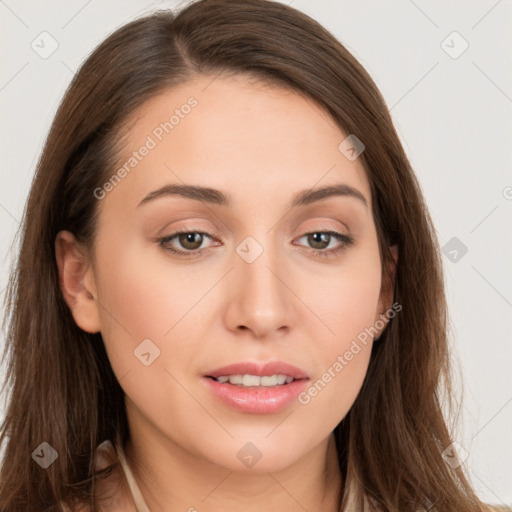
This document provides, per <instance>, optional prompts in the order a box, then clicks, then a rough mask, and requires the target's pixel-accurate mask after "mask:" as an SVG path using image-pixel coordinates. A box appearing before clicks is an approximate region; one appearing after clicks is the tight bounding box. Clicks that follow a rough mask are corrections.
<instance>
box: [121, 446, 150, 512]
mask: <svg viewBox="0 0 512 512" xmlns="http://www.w3.org/2000/svg"><path fill="white" fill-rule="evenodd" d="M116 450H117V457H118V459H119V462H120V463H121V467H122V468H123V471H124V474H125V475H126V480H127V482H128V486H129V487H130V492H131V493H132V497H133V501H134V503H135V507H136V508H137V512H150V510H149V508H148V506H147V505H146V502H145V501H144V497H143V496H142V493H141V492H140V489H139V486H138V485H137V481H136V480H135V476H134V475H133V472H132V470H131V468H130V466H129V464H128V461H127V460H126V456H125V453H124V450H123V444H122V443H121V442H119V443H117V447H116Z"/></svg>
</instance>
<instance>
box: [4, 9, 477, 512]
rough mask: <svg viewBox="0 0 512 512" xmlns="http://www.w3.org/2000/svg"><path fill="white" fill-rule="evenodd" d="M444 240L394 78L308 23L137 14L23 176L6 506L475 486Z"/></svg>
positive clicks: (271, 15) (406, 500) (335, 502)
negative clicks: (451, 328)
mask: <svg viewBox="0 0 512 512" xmlns="http://www.w3.org/2000/svg"><path fill="white" fill-rule="evenodd" d="M439 254H440V252H439V246H438V242H437V240H436V237H435V230H434V229H433V226H432V221H431V218H430V216H429V213H428V210H427V208H426V206H425V204H424V200H423V197H422V194H421V190H420V187H419V184H418V182H417V180H416V178H415V176H414V173H413V171H412V169H411V166H410V164H409V162H408V160H407V157H406V155H405V153H404V150H403V148H402V146H401V144H400V141H399V138H398V136H397V134H396V131H395V129H394V127H393V125H392V122H391V119H390V116H389V113H388V111H387V109H386V106H385V103H384V100H383V98H382V96H381V95H380V93H379V91H378V90H377V88H376V86H375V84H374V83H373V81H372V80H371V78H370V77H369V75H368V74H367V73H366V72H365V70H364V69H363V68H362V67H361V65H360V64H359V63H358V62H357V61H356V60H355V59H354V57H353V56H352V55H351V54H350V53H349V52H348V51H347V50H346V49H345V48H344V47H343V46H342V45H341V44H340V43H339V42H338V41H337V40H335V39H334V38H333V36H332V35H330V34H329V33H328V32H327V31H326V30H325V29H323V28H322V27H321V26H320V25H319V24H318V23H316V22H315V21H313V20H312V19H310V18H309V17H307V16H306V15H304V14H302V13H300V12H299V11H297V10H294V9H293V8H291V7H288V6H285V5H282V4H279V3H274V2H268V1H265V0H254V1H253V0H251V1H250V2H248V1H245V0H244V1H241V0H240V1H238V0H235V1H233V0H230V1H225V0H213V1H201V0H200V1H197V2H195V3H193V4H191V5H190V6H188V7H187V8H185V9H184V10H182V11H181V12H180V13H179V14H178V15H177V16H174V15H173V14H172V13H171V12H159V13H156V14H153V15H151V16H147V17H144V18H141V19H138V20H136V21H133V22H131V23H129V24H127V25H126V26H124V27H122V28H121V29H119V30H117V31H116V32H115V33H114V34H112V35H111V36H110V37H108V38H107V39H106V40H105V41H104V42H103V43H102V44H101V45H100V46H99V47H98V48H97V49H96V50H95V51H94V52H93V53H92V55H91V56H90V57H89V58H88V59H87V60H86V62H85V63H84V64H83V66H82V67H81V69H80V70H79V72H78V73H77V74H76V76H75V78H74V80H73V82H72V84H71V86H70V87H69V90H68V91H67V93H66V96H65V98H64V99H63V101H62V104H61V106H60V108H59V111H58V113H57V115H56V118H55V120H54V123H53V127H52V129H51V132H50V134H49V137H48V140H47V142H46V146H45V148H44V151H43V154H42V156H41V160H40V162H39V165H38V169H37V173H36V177H35V180H34V183H33V185H32V189H31V192H30V197H29V200H28V205H27V209H26V212H25V217H24V219H23V231H22V240H21V248H20V255H19V259H18V262H17V267H16V269H15V273H14V274H13V278H12V280H11V282H10V287H9V289H8V294H7V305H8V308H9V312H10V315H11V316H10V323H9V330H8V336H7V348H8V350H9V356H10V357H9V367H8V382H9V383H10V384H11V397H10V402H9V406H8V409H7V411H6V418H5V422H4V424H3V428H2V433H1V437H0V441H1V442H2V443H5V458H4V462H3V466H2V471H1V483H0V507H1V509H2V510H3V511H6V512H14V511H18V510H23V511H27V510H34V511H36V510H37V511H41V510H93V511H97V510H102V511H106V510H112V511H113V510H116V511H117V510H123V511H125V510H138V511H143V510H150V509H151V510H153V512H155V511H157V510H162V511H170V510H173V511H174V510H189V511H193V510H200V511H203V510H225V511H228V510H248V511H250V510H261V509H265V510H328V511H338V510H345V511H355V510H357V511H363V510H364V511H369V510H382V511H384V510H389V511H401V512H402V511H407V510H411V511H417V510H437V511H443V512H444V511H451V510H454V511H455V510H457V511H458V510H467V511H473V510H474V511H476V510H482V509H486V508H485V505H484V504H483V503H481V502H480V501H479V499H478V498H477V496H476V495H475V493H474V491H473V490H472V489H471V486H470V484H469V482H468V480H467V479H466V476H465V474H464V471H463V466H462V465H461V464H460V463H459V462H458V459H457V457H456V453H455V452H456V450H455V448H454V444H453V443H452V441H453V440H452V438H451V435H450V431H449V429H448V427H447V425H446V421H445V418H444V416H443V414H442V410H441V398H440V397H441V396H443V399H444V398H446V400H447V403H448V404H449V405H451V404H450V397H451V395H450V393H451V391H450V378H449V365H448V357H449V354H448V351H447V340H446V303H445V298H444V290H443V276H442V267H441V260H440V256H439ZM27 375H30V378H29V379H27V378H26V376H27ZM441 393H445V394H446V396H444V395H441Z"/></svg>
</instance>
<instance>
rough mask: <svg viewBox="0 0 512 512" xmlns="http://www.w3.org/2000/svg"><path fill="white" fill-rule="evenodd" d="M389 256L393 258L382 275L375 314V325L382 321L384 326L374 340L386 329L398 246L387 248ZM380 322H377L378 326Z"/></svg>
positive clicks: (393, 285) (391, 301)
mask: <svg viewBox="0 0 512 512" xmlns="http://www.w3.org/2000/svg"><path fill="white" fill-rule="evenodd" d="M389 250H390V252H391V255H392V257H393V259H392V261H389V262H388V267H387V272H383V273H382V285H381V291H380V297H379V304H378V307H377V312H376V316H375V323H377V321H378V320H381V321H384V323H385V325H384V327H383V328H382V329H379V332H378V333H377V334H376V335H375V339H376V340H377V339H378V338H380V335H381V334H382V332H383V331H384V329H385V328H386V325H387V323H388V321H389V319H388V318H387V316H386V314H385V313H386V311H388V310H389V309H391V306H392V305H393V291H394V287H395V276H396V265H397V263H398V244H395V245H392V246H390V247H389ZM381 323H382V322H379V324H378V325H380V324H381Z"/></svg>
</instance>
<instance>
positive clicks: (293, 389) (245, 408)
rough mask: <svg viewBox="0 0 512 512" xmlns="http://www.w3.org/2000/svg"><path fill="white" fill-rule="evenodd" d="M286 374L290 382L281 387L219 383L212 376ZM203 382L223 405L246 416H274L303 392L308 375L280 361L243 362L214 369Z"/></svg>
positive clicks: (205, 376)
mask: <svg viewBox="0 0 512 512" xmlns="http://www.w3.org/2000/svg"><path fill="white" fill-rule="evenodd" d="M237 374H242V375H258V376H260V377H261V376H263V375H276V374H280V375H287V376H290V377H293V378H294V379H297V380H294V381H293V382H290V383H288V384H283V385H280V386H269V387H266V386H258V387H251V386H249V387H239V386H236V385H233V384H229V383H220V382H217V381H216V380H214V379H213V378H212V377H220V376H222V375H237ZM202 381H203V382H204V384H205V385H206V387H207V389H208V390H209V391H210V392H211V393H212V394H213V395H214V396H215V397H216V398H218V399H219V400H220V401H221V402H223V403H224V404H225V405H227V406H229V407H231V408H233V409H235V410H237V411H240V412H246V413H252V414H274V413H277V412H280V411H282V410H284V409H285V408H286V407H288V406H289V405H290V404H292V403H293V402H294V401H295V400H296V398H297V395H298V394H299V393H301V392H302V391H304V389H305V388H306V386H307V385H308V382H309V381H310V378H309V376H308V375H307V373H306V372H305V371H304V370H301V369H300V368H297V367H296V366H293V365H290V364H288V363H284V362H282V361H271V362H268V363H255V362H244V363H235V364H230V365H228V366H223V367H222V368H217V369H215V370H213V371H211V372H208V374H206V375H204V376H203V378H202Z"/></svg>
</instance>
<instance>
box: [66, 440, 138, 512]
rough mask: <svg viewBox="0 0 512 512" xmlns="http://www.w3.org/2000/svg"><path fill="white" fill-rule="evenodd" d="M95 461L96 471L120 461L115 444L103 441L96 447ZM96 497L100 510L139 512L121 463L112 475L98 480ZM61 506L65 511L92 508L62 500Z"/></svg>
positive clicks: (79, 510)
mask: <svg viewBox="0 0 512 512" xmlns="http://www.w3.org/2000/svg"><path fill="white" fill-rule="evenodd" d="M94 461H95V462H94V464H95V466H94V467H95V470H96V471H100V470H101V469H104V468H106V467H108V466H109V465H111V464H113V463H115V462H119V459H118V456H117V452H116V450H115V448H114V445H113V444H112V443H111V442H110V441H105V442H103V443H101V444H100V445H99V446H98V448H97V449H96V452H95V458H94ZM95 497H96V499H97V502H98V507H99V511H100V512H121V511H122V512H137V508H136V506H135V503H134V501H133V497H132V495H131V492H130V486H129V485H128V480H127V479H126V475H125V473H124V471H123V468H122V467H121V464H119V463H118V464H117V467H116V468H115V469H114V471H113V472H112V474H111V475H109V476H108V477H107V478H105V479H101V480H98V482H97V484H96V490H95ZM60 506H61V508H62V511H63V512H91V510H90V508H89V507H87V506H85V505H75V506H72V505H70V504H66V503H64V502H61V503H60Z"/></svg>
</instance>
